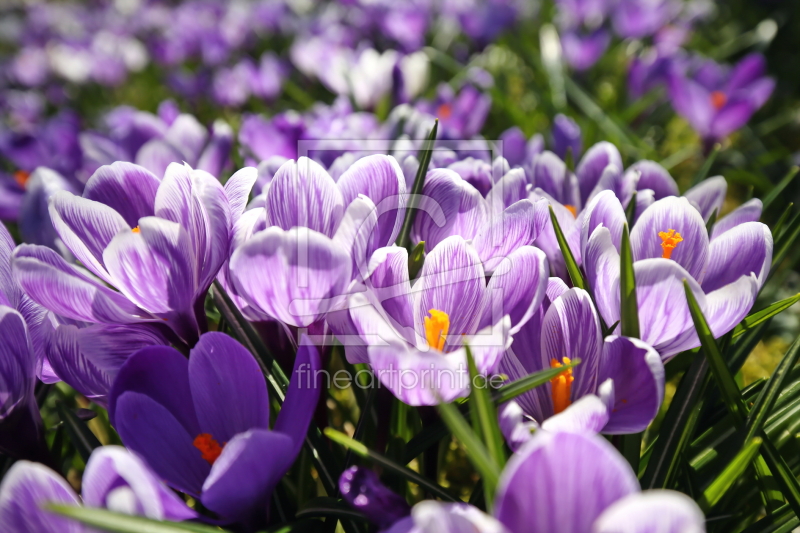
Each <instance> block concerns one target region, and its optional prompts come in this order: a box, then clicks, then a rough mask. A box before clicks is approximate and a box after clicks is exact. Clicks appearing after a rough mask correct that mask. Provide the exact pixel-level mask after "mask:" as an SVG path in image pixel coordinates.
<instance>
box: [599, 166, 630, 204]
mask: <svg viewBox="0 0 800 533" xmlns="http://www.w3.org/2000/svg"><path fill="white" fill-rule="evenodd" d="M602 191H611V192H613V193H614V196H616V197H617V198H619V199H620V201H621V202H622V203H623V204H626V205H627V203H628V202H629V201H630V197H631V195H632V194H633V190H632V189H631V188H630V183H628V182H627V181H626V180H624V179H623V176H622V169H621V168H619V167H618V166H617V165H608V166H607V167H606V168H605V169H604V170H603V173H602V174H600V179H599V180H597V185H596V186H595V188H594V190H592V192H591V194H589V202H591V201H592V199H594V197H595V196H597V195H598V194H600V193H601V192H602Z"/></svg>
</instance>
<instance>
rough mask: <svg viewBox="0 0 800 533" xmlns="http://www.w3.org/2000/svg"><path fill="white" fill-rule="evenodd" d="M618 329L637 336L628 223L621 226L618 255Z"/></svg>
mask: <svg viewBox="0 0 800 533" xmlns="http://www.w3.org/2000/svg"><path fill="white" fill-rule="evenodd" d="M619 268H620V273H619V300H620V330H621V331H622V334H623V335H624V336H626V337H635V338H637V339H638V338H639V304H638V301H637V299H636V278H635V276H634V274H633V254H632V253H631V240H630V235H629V234H628V225H627V224H625V225H624V226H623V227H622V241H621V245H620V256H619Z"/></svg>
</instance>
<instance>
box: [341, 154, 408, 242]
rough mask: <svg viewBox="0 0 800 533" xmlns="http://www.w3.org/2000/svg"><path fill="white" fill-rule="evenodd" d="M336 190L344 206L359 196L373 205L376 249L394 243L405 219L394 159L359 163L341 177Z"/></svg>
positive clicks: (379, 156)
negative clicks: (340, 194) (375, 214)
mask: <svg viewBox="0 0 800 533" xmlns="http://www.w3.org/2000/svg"><path fill="white" fill-rule="evenodd" d="M337 186H338V187H339V190H340V191H341V192H342V197H343V198H344V205H345V206H348V205H350V202H352V201H353V200H355V199H356V198H357V197H358V195H359V194H363V195H365V196H367V197H368V198H369V199H370V200H372V202H373V203H374V204H375V206H376V208H377V210H378V227H377V235H376V241H377V243H378V246H388V245H390V244H392V243H393V242H394V241H395V239H397V235H398V234H399V233H400V226H402V224H403V219H404V217H405V194H406V182H405V178H404V177H403V170H402V169H401V168H400V165H399V164H398V163H397V160H396V159H395V158H394V157H392V156H386V155H382V154H374V155H369V156H367V157H364V158H361V159H359V160H358V161H356V162H355V163H354V164H353V165H352V166H350V168H348V169H347V170H346V171H345V172H344V173H343V174H342V175H341V177H340V178H339V181H338V182H337Z"/></svg>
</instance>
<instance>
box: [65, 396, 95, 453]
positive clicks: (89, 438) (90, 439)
mask: <svg viewBox="0 0 800 533" xmlns="http://www.w3.org/2000/svg"><path fill="white" fill-rule="evenodd" d="M56 410H57V411H58V417H59V418H61V421H62V422H63V423H64V427H66V429H67V433H68V434H69V438H70V440H71V441H72V444H73V445H75V449H76V450H78V453H79V454H80V456H81V459H83V462H84V463H85V462H87V461H88V460H89V456H90V455H92V452H93V451H94V449H95V448H99V447H100V446H101V444H100V441H99V440H97V437H95V435H94V433H92V430H90V429H89V426H87V425H86V422H84V421H83V420H81V419H80V418H79V417H78V415H76V414H75V413H73V412H72V411H71V410H70V409H68V408H67V406H66V405H64V403H63V402H56Z"/></svg>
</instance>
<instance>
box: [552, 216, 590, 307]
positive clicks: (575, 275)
mask: <svg viewBox="0 0 800 533" xmlns="http://www.w3.org/2000/svg"><path fill="white" fill-rule="evenodd" d="M549 209H550V221H551V222H552V223H553V232H554V233H555V234H556V240H557V241H558V247H559V248H561V253H562V254H563V255H564V263H566V265H567V272H568V273H569V278H570V279H571V280H572V285H573V286H575V287H578V288H579V289H583V290H585V291H587V290H589V284H588V283H586V278H584V277H583V272H581V269H580V267H579V266H578V263H577V262H576V261H575V256H574V255H572V250H570V248H569V244H567V239H566V238H565V237H564V232H562V231H561V225H560V224H559V223H558V219H557V218H556V213H555V211H553V206H549Z"/></svg>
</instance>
